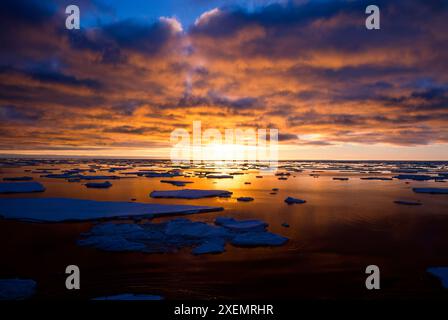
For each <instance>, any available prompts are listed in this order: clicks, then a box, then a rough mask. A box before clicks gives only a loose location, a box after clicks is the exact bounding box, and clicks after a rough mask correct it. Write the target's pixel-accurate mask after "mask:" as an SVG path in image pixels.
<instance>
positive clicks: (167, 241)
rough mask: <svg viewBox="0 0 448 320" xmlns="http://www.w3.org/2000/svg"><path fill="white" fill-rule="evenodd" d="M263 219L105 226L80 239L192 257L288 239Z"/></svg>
mask: <svg viewBox="0 0 448 320" xmlns="http://www.w3.org/2000/svg"><path fill="white" fill-rule="evenodd" d="M266 227H267V224H266V223H265V222H263V221H260V220H235V219H232V218H217V219H216V221H215V225H212V224H208V223H204V222H194V221H190V220H188V219H183V218H179V219H173V220H170V221H168V222H162V223H145V224H128V223H120V224H116V223H112V222H109V223H102V224H98V225H96V226H94V227H93V228H92V229H91V230H90V232H88V233H86V234H83V238H82V239H80V240H78V242H77V243H78V245H80V246H90V247H94V248H97V249H100V250H106V251H140V252H146V253H168V252H176V251H177V250H179V249H181V248H183V247H194V248H193V250H192V251H191V253H192V254H196V255H199V254H207V253H221V252H224V251H225V245H226V243H228V242H229V243H231V244H233V245H235V246H247V247H256V246H279V245H283V244H285V243H286V242H287V241H288V239H287V238H285V237H283V236H280V235H277V234H273V233H270V232H267V231H266Z"/></svg>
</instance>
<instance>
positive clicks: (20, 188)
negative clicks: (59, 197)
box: [0, 182, 45, 193]
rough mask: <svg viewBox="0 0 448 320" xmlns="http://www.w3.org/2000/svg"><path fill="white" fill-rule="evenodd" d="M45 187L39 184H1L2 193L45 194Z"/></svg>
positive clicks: (0, 190) (0, 191)
mask: <svg viewBox="0 0 448 320" xmlns="http://www.w3.org/2000/svg"><path fill="white" fill-rule="evenodd" d="M43 191H45V187H44V186H43V185H42V184H41V183H39V182H0V193H29V192H43Z"/></svg>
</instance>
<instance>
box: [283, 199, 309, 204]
mask: <svg viewBox="0 0 448 320" xmlns="http://www.w3.org/2000/svg"><path fill="white" fill-rule="evenodd" d="M285 202H286V203H287V204H302V203H305V202H306V201H305V200H302V199H297V198H293V197H288V198H286V199H285Z"/></svg>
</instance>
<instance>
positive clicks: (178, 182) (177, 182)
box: [160, 180, 193, 187]
mask: <svg viewBox="0 0 448 320" xmlns="http://www.w3.org/2000/svg"><path fill="white" fill-rule="evenodd" d="M160 182H161V183H169V184H172V185H173V186H176V187H184V186H185V185H186V184H187V183H193V181H182V180H160Z"/></svg>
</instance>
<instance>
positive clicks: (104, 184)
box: [85, 181, 112, 189]
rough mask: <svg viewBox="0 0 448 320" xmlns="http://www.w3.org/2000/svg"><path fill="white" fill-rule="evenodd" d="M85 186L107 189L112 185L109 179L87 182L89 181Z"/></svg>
mask: <svg viewBox="0 0 448 320" xmlns="http://www.w3.org/2000/svg"><path fill="white" fill-rule="evenodd" d="M85 186H86V187H87V188H97V189H107V188H110V187H112V183H110V182H109V181H106V182H89V183H86V184H85Z"/></svg>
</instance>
